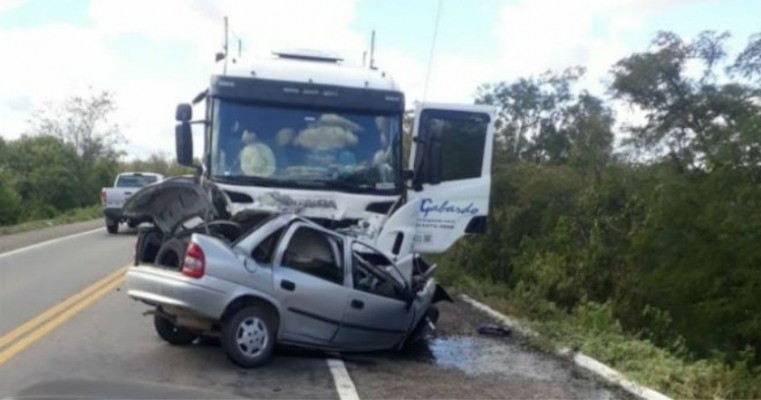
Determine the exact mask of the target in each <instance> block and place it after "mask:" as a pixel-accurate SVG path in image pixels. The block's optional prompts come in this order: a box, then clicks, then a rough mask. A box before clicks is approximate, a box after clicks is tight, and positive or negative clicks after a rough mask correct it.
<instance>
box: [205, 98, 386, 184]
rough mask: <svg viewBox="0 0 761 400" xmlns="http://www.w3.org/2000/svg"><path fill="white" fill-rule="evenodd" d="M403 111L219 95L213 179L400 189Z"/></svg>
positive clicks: (216, 104)
mask: <svg viewBox="0 0 761 400" xmlns="http://www.w3.org/2000/svg"><path fill="white" fill-rule="evenodd" d="M400 128H401V123H400V116H399V114H387V113H372V112H368V113H356V112H343V111H321V110H315V109H301V108H290V107H288V108H286V107H272V106H264V105H258V104H249V103H238V102H232V101H227V100H215V104H214V117H213V125H212V143H211V165H210V171H211V175H212V177H213V178H214V179H216V180H219V181H227V182H231V183H234V182H240V183H255V184H261V185H265V186H275V187H280V186H282V187H294V188H305V189H312V188H315V187H319V188H328V189H334V190H339V191H349V192H380V193H389V192H395V191H396V189H397V182H398V172H399V167H400V160H399V151H398V150H399V146H400V140H399V136H400V133H399V131H400Z"/></svg>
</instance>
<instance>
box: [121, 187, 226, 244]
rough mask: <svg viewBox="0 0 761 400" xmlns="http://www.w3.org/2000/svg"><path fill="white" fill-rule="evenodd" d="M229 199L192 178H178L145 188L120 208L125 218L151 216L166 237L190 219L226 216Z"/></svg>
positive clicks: (213, 188) (216, 189)
mask: <svg viewBox="0 0 761 400" xmlns="http://www.w3.org/2000/svg"><path fill="white" fill-rule="evenodd" d="M229 203H230V201H229V198H227V196H226V195H225V194H224V193H223V192H222V191H221V190H219V189H218V188H217V187H216V185H214V184H211V183H207V184H201V183H199V182H197V181H196V179H195V178H194V177H192V176H178V177H174V178H169V179H166V180H164V181H161V182H158V183H154V184H151V185H148V186H144V187H143V188H142V189H140V190H139V191H138V192H137V193H135V194H134V195H132V197H130V198H129V199H128V200H127V201H126V202H125V203H124V206H123V207H122V212H123V213H124V215H126V216H127V217H137V216H150V217H151V218H153V223H154V224H155V225H156V227H157V228H159V229H160V230H161V231H162V232H164V233H165V234H168V233H171V232H173V231H174V230H175V229H176V228H177V226H178V225H179V224H180V223H182V222H184V221H187V220H188V219H190V218H192V217H201V218H203V219H212V218H219V217H225V216H228V215H229V214H228V211H227V208H228V205H229Z"/></svg>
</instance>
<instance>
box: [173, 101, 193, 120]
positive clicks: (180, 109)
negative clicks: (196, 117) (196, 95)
mask: <svg viewBox="0 0 761 400" xmlns="http://www.w3.org/2000/svg"><path fill="white" fill-rule="evenodd" d="M174 119H176V120H177V121H179V122H188V121H190V120H191V119H193V106H191V105H190V104H188V103H180V104H178V105H177V109H176V110H175V112H174Z"/></svg>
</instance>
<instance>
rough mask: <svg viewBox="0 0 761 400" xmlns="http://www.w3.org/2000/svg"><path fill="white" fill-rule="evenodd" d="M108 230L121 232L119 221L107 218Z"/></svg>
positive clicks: (109, 231)
mask: <svg viewBox="0 0 761 400" xmlns="http://www.w3.org/2000/svg"><path fill="white" fill-rule="evenodd" d="M106 230H107V231H108V233H117V232H119V222H118V221H114V220H112V219H110V218H106Z"/></svg>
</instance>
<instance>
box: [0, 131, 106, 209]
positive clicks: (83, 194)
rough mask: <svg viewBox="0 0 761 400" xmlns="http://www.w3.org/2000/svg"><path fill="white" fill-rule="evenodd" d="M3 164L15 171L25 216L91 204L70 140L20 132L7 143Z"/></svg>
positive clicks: (92, 197) (92, 194)
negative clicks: (65, 141) (21, 134)
mask: <svg viewBox="0 0 761 400" xmlns="http://www.w3.org/2000/svg"><path fill="white" fill-rule="evenodd" d="M3 159H4V160H3V161H2V164H4V166H5V168H7V170H9V171H13V174H14V178H15V179H14V180H15V183H14V186H15V188H14V189H15V190H14V191H15V192H16V193H18V196H19V197H20V199H21V201H22V202H23V214H24V215H23V216H22V217H24V218H25V219H31V218H45V217H51V216H53V215H54V214H56V213H57V212H59V211H65V210H68V209H71V208H75V207H82V206H85V205H90V204H93V203H94V202H95V201H97V191H95V192H91V191H92V190H93V188H92V187H91V186H90V185H88V181H87V174H84V173H83V171H84V170H85V169H84V168H83V167H84V165H83V162H82V160H81V159H80V158H79V157H78V156H77V152H76V149H75V148H74V146H72V145H70V144H66V143H64V142H63V141H62V140H60V139H58V138H55V137H52V136H22V137H21V138H19V139H17V140H14V141H12V142H10V143H8V145H7V149H6V152H5V156H4V157H3Z"/></svg>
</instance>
